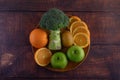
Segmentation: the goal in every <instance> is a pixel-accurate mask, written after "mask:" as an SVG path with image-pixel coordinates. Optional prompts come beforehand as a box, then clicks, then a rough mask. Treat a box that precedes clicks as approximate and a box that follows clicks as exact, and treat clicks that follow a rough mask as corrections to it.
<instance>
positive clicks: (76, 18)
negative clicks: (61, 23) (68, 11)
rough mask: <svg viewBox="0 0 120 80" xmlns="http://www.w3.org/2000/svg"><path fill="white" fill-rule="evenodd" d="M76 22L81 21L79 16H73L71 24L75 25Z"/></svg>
mask: <svg viewBox="0 0 120 80" xmlns="http://www.w3.org/2000/svg"><path fill="white" fill-rule="evenodd" d="M75 21H81V19H80V18H79V17H78V16H71V17H70V23H73V22H75Z"/></svg>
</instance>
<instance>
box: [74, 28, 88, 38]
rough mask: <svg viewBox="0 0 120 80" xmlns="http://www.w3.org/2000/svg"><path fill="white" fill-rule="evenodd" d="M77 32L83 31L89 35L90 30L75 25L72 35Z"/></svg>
mask: <svg viewBox="0 0 120 80" xmlns="http://www.w3.org/2000/svg"><path fill="white" fill-rule="evenodd" d="M77 33H85V34H87V35H88V36H90V32H89V30H88V29H86V28H85V27H77V28H76V29H74V31H73V33H72V34H73V36H74V35H75V34H77Z"/></svg>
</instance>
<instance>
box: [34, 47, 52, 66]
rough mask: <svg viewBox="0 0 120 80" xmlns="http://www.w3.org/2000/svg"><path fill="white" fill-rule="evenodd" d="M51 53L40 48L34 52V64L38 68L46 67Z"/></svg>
mask: <svg viewBox="0 0 120 80" xmlns="http://www.w3.org/2000/svg"><path fill="white" fill-rule="evenodd" d="M51 56H52V53H51V51H50V50H49V49H47V48H40V49H38V50H37V51H36V52H35V55H34V59H35V62H36V63H37V64H38V65H40V66H46V65H48V64H49V63H50V59H51Z"/></svg>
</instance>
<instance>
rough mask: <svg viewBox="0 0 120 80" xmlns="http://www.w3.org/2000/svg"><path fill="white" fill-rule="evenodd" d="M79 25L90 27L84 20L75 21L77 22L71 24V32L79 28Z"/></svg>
mask: <svg viewBox="0 0 120 80" xmlns="http://www.w3.org/2000/svg"><path fill="white" fill-rule="evenodd" d="M77 27H85V28H86V29H88V27H87V25H86V23H85V22H83V21H75V22H73V23H72V24H71V26H70V31H71V32H72V31H74V29H75V28H77Z"/></svg>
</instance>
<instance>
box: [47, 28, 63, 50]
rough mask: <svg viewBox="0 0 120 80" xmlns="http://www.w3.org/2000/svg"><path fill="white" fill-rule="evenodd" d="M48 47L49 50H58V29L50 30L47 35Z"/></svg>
mask: <svg viewBox="0 0 120 80" xmlns="http://www.w3.org/2000/svg"><path fill="white" fill-rule="evenodd" d="M48 48H49V49H51V50H60V49H61V38H60V30H54V31H53V30H51V31H50V36H49V45H48Z"/></svg>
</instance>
